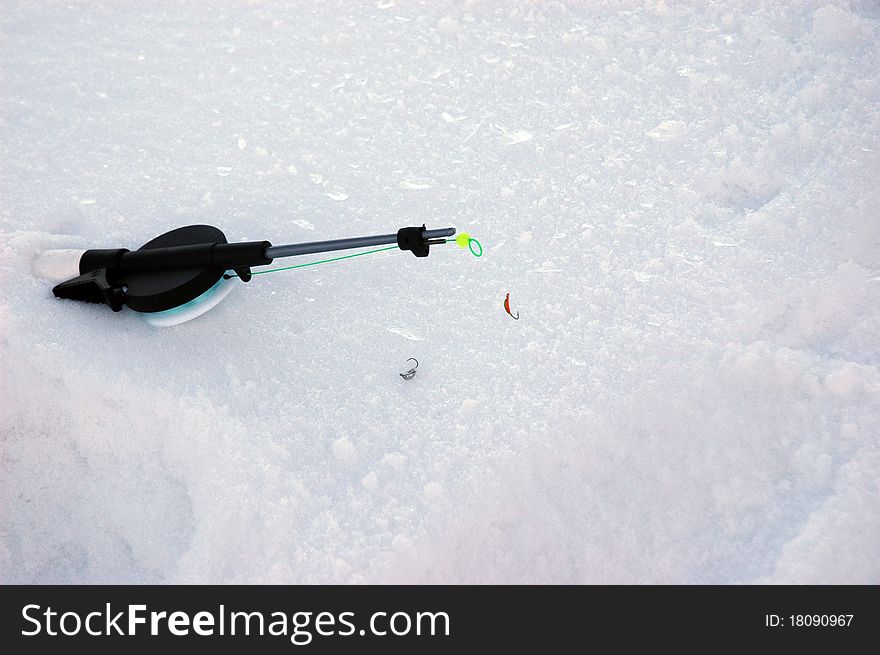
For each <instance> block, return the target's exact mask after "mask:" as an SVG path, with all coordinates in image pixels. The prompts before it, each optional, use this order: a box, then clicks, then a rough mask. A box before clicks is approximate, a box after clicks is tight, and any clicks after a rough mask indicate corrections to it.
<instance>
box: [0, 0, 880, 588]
mask: <svg viewBox="0 0 880 655" xmlns="http://www.w3.org/2000/svg"><path fill="white" fill-rule="evenodd" d="M668 5H669V6H668V7H667V6H665V5H664V4H663V2H662V1H660V2H647V3H636V2H623V3H613V4H612V5H611V6H603V5H600V4H599V3H592V2H578V3H574V2H572V3H565V2H540V3H527V2H506V3H501V2H489V1H486V2H474V3H467V2H465V3H451V2H424V3H407V2H402V1H401V2H395V1H394V0H378V1H370V2H357V3H349V2H342V1H341V0H337V1H336V2H330V3H317V2H312V3H294V4H284V3H273V2H247V3H246V2H232V1H231V0H230V1H227V2H212V3H203V2H200V3H195V2H191V3H182V2H171V1H168V2H155V1H150V2H78V1H75V0H74V1H71V2H45V1H41V2H25V1H23V0H18V1H13V2H5V3H4V4H3V7H2V9H0V20H2V23H0V25H2V35H0V57H2V59H0V62H2V63H0V66H2V67H0V85H2V87H0V90H2V93H0V121H2V122H0V147H2V153H0V180H2V182H0V221H2V223H0V226H2V232H3V234H2V238H0V250H2V257H0V261H2V264H0V275H2V279H0V284H2V296H0V329H2V332H0V362H2V376H0V397H2V408H0V582H3V583H14V582H24V583H47V582H67V583H86V582H102V583H103V582H221V583H226V582H321V583H324V582H370V581H381V582H391V581H403V582H554V583H556V582H584V583H591V582H593V583H605V582H622V583H656V582H681V583H747V582H758V583H776V582H796V583H814V582H832V583H845V582H855V583H871V582H873V583H877V582H880V552H878V544H880V482H878V480H880V452H878V436H880V269H878V267H880V209H878V208H880V183H878V174H880V66H878V64H880V46H878V43H880V7H878V5H877V4H875V3H872V2H868V1H865V2H858V1H852V2H836V3H832V4H825V2H824V1H822V0H820V1H818V2H814V1H812V0H804V1H800V2H780V3H770V2H763V3H762V2H723V3H716V4H710V3H702V2H692V3H683V4H678V3H672V2H669V3H668ZM423 221H424V222H426V223H427V224H428V226H429V227H444V226H447V225H454V226H456V227H457V228H458V229H459V231H462V230H466V231H468V232H470V233H471V234H472V235H474V236H475V237H477V238H478V239H480V241H481V242H482V244H483V246H484V247H485V249H486V254H485V255H484V256H483V257H482V259H476V258H474V257H471V256H470V255H469V254H467V252H466V251H461V250H459V249H457V248H455V247H454V246H445V247H442V248H438V249H435V252H434V253H432V255H431V257H430V258H428V259H427V260H421V259H418V260H417V259H416V258H414V257H411V256H410V255H408V254H403V253H393V252H392V253H382V254H380V255H374V256H369V257H364V258H360V259H354V260H350V261H347V262H343V263H339V264H330V265H326V266H320V267H315V268H307V269H304V270H300V271H291V272H286V273H278V274H274V275H267V276H264V277H258V278H255V279H254V281H253V282H252V283H250V284H248V285H240V288H238V289H236V291H235V293H234V294H233V295H231V296H230V297H229V298H227V299H226V300H225V301H224V303H223V304H222V305H220V306H219V307H218V308H217V309H215V310H213V311H212V312H210V313H209V314H207V315H205V316H204V317H202V318H200V319H198V320H196V321H194V322H191V323H188V324H185V325H183V326H180V327H176V328H171V329H167V330H157V329H154V328H151V327H149V326H147V325H146V324H145V323H144V322H143V321H142V320H141V319H140V318H139V316H138V315H136V314H135V313H133V312H130V311H126V312H123V313H122V314H118V315H114V314H112V313H111V312H110V311H109V310H108V309H107V308H106V307H98V306H88V305H80V304H76V303H72V302H65V301H58V300H56V299H54V298H53V297H52V294H51V291H50V289H51V284H50V283H48V282H46V281H45V280H41V279H38V278H37V277H36V276H35V275H34V274H33V272H32V269H31V261H32V258H33V257H34V255H35V254H37V253H38V252H41V251H43V250H45V249H49V248H59V247H74V248H75V247H79V248H86V247H118V246H128V247H136V246H138V245H139V244H141V243H143V242H145V241H147V240H149V239H150V238H152V237H153V236H155V235H156V234H158V233H160V232H162V231H165V230H168V229H171V228H173V227H177V226H180V225H184V224H189V223H213V224H216V225H218V226H219V227H221V228H222V229H223V230H225V231H226V233H227V235H228V236H229V237H230V239H233V240H239V239H268V240H271V241H273V242H274V243H287V242H291V241H299V240H318V239H327V238H336V237H342V236H356V235H362V234H373V233H386V232H393V231H395V230H396V229H397V228H398V227H401V226H403V225H415V224H421V223H422V222H423ZM301 261H305V260H301ZM508 291H509V292H510V293H511V304H512V309H513V310H514V311H516V310H518V311H519V312H520V316H521V320H520V321H518V322H516V321H513V320H511V319H510V318H509V317H508V316H507V315H506V314H505V313H504V312H503V310H502V308H501V302H502V300H503V298H504V294H505V293H507V292H508ZM408 357H416V358H418V359H419V361H420V362H421V366H420V367H419V369H418V374H417V376H416V377H415V379H413V380H412V381H410V382H406V381H404V380H402V379H401V378H400V377H398V375H397V374H398V373H399V372H401V371H403V370H405V366H406V361H405V360H406V359H407V358H408Z"/></svg>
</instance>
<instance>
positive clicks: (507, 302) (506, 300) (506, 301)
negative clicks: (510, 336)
mask: <svg viewBox="0 0 880 655" xmlns="http://www.w3.org/2000/svg"><path fill="white" fill-rule="evenodd" d="M504 311H506V312H507V313H508V314H510V318H512V319H513V320H515V321H518V320H519V310H517V312H516V316H514V315H513V313H512V312H511V311H510V294H509V293H508V294H507V295H506V296H504Z"/></svg>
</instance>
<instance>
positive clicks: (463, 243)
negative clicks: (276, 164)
mask: <svg viewBox="0 0 880 655" xmlns="http://www.w3.org/2000/svg"><path fill="white" fill-rule="evenodd" d="M451 242H455V243H456V244H458V247H459V248H465V247H466V248H467V249H468V250H470V251H471V254H472V255H473V256H474V257H481V256H482V255H483V246H482V245H481V244H480V242H479V241H477V240H476V239H472V238H471V237H470V235H469V234H468V233H467V232H462V233H461V234H459V235H458V236H457V237H456V238H455V239H446V243H451ZM474 244H477V248H479V250H480V252H479V253H477V252H476V251H475V250H474ZM386 250H397V246H388V247H387V248H376V249H375V250H365V251H364V252H356V253H353V254H351V255H342V256H341V257H331V258H330V259H319V260H318V261H316V262H308V263H306V264H296V265H294V266H283V267H281V268H270V269H269V270H267V271H254V272H253V273H251V275H263V274H264V273H277V272H279V271H290V270H292V269H294V268H305V267H306V266H317V265H318V264H328V263H330V262H338V261H340V260H343V259H351V258H352V257H360V256H361V255H372V254H373V253H377V252H385V251H386ZM223 277H224V278H225V279H227V280H228V279H230V278H234V277H239V275H238V274H237V273H227V274H226V275H224V276H223Z"/></svg>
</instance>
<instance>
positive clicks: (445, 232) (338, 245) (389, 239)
mask: <svg viewBox="0 0 880 655" xmlns="http://www.w3.org/2000/svg"><path fill="white" fill-rule="evenodd" d="M453 234H455V228H454V227H445V228H442V229H439V230H425V235H424V238H425V239H440V238H442V237H451V236H452V235H453ZM386 243H397V233H396V232H395V233H394V234H377V235H376V236H372V237H352V238H350V239H330V240H329V241H311V242H309V243H290V244H287V245H284V246H269V247H268V248H266V253H265V254H266V257H268V258H269V259H277V258H279V257H293V256H294V255H310V254H312V253H315V252H329V251H331V250H348V249H350V248H366V247H367V246H381V245H383V244H386Z"/></svg>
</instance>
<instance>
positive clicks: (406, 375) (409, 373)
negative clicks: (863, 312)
mask: <svg viewBox="0 0 880 655" xmlns="http://www.w3.org/2000/svg"><path fill="white" fill-rule="evenodd" d="M410 360H412V361H414V362H415V363H416V365H415V366H413V367H412V368H411V369H409V370H408V371H406V372H404V373H399V374H398V375H400V377H402V378H403V379H404V380H412V379H413V378H414V377H415V376H416V369H417V368H418V367H419V360H417V359H416V358H415V357H410V358H409V359H408V360H406V361H410Z"/></svg>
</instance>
